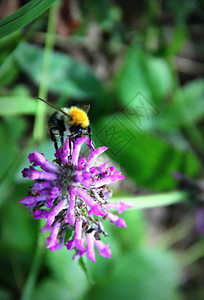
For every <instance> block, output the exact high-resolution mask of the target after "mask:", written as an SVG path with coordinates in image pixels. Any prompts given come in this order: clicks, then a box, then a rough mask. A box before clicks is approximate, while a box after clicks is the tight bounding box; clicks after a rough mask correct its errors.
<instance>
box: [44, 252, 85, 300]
mask: <svg viewBox="0 0 204 300" xmlns="http://www.w3.org/2000/svg"><path fill="white" fill-rule="evenodd" d="M46 254H47V256H46V263H47V266H48V268H49V270H50V271H51V273H52V275H53V277H54V278H55V281H56V282H59V284H60V285H61V286H63V287H65V288H66V289H67V291H69V294H70V295H71V296H72V298H71V299H81V298H82V295H83V294H84V292H85V291H86V289H87V285H88V282H87V279H86V276H85V274H84V271H83V270H82V268H81V267H80V266H79V264H78V263H77V262H76V261H73V260H72V256H73V254H74V252H71V251H68V250H67V249H66V247H64V248H62V249H61V250H60V251H56V252H51V251H47V252H46ZM76 282H77V283H80V284H76Z"/></svg>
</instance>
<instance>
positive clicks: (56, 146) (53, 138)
mask: <svg viewBox="0 0 204 300" xmlns="http://www.w3.org/2000/svg"><path fill="white" fill-rule="evenodd" d="M50 137H51V140H52V141H53V142H54V145H55V150H57V149H58V145H57V139H56V137H55V135H54V133H53V132H52V130H50Z"/></svg>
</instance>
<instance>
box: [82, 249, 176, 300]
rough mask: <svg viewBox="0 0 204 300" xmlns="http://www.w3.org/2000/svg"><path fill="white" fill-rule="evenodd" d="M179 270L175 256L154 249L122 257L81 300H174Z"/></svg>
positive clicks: (138, 251)
mask: <svg viewBox="0 0 204 300" xmlns="http://www.w3.org/2000/svg"><path fill="white" fill-rule="evenodd" d="M178 285H179V271H178V266H177V262H176V259H175V257H174V256H173V255H172V254H171V253H169V252H164V251H160V250H157V249H153V248H151V249H145V248H144V249H142V248H141V249H138V250H137V251H134V252H131V253H128V254H126V255H123V257H122V258H121V259H119V260H118V261H117V263H116V264H115V265H114V268H112V269H109V271H108V272H107V276H106V277H105V278H100V279H99V281H98V282H97V284H96V285H95V286H93V287H92V288H91V289H90V290H89V292H88V294H87V295H86V297H85V298H84V299H90V300H92V299H98V300H102V299H107V300H109V299H110V300H111V299H123V300H129V299H137V300H152V299H157V300H178V299H181V298H180V297H179V295H178V292H177V288H178Z"/></svg>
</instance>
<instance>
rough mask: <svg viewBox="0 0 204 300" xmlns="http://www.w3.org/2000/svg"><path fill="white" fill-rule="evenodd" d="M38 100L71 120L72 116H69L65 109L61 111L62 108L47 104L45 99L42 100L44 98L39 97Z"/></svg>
mask: <svg viewBox="0 0 204 300" xmlns="http://www.w3.org/2000/svg"><path fill="white" fill-rule="evenodd" d="M37 99H38V100H40V101H42V102H44V103H46V104H47V105H49V106H51V107H52V108H54V109H56V110H58V111H60V112H61V113H63V114H64V115H65V116H67V117H68V118H69V119H70V118H71V117H70V115H68V114H67V113H66V112H65V111H64V110H63V109H61V108H60V107H57V106H55V105H54V104H52V103H49V102H47V101H46V100H44V99H42V98H39V97H38V98H37Z"/></svg>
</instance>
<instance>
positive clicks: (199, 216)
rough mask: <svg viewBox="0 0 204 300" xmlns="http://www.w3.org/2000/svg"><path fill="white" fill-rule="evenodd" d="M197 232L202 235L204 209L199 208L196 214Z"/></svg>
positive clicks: (203, 230) (203, 229) (203, 231)
mask: <svg viewBox="0 0 204 300" xmlns="http://www.w3.org/2000/svg"><path fill="white" fill-rule="evenodd" d="M196 221H197V230H198V232H200V233H201V234H204V207H200V208H199V209H198V210H197V214H196Z"/></svg>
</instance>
